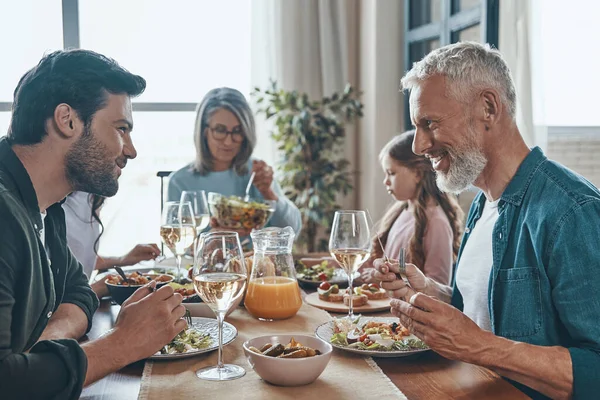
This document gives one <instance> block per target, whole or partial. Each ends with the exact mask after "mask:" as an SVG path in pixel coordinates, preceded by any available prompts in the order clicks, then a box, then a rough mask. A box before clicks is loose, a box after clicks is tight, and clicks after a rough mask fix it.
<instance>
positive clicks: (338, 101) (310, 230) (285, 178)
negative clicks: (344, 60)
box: [252, 82, 363, 252]
mask: <svg viewBox="0 0 600 400" xmlns="http://www.w3.org/2000/svg"><path fill="white" fill-rule="evenodd" d="M252 96H253V97H254V98H255V101H256V104H257V106H258V112H259V113H263V114H264V115H265V117H266V119H267V120H270V119H274V121H275V130H274V132H272V137H273V139H274V140H275V141H276V142H277V143H278V148H279V150H280V151H281V153H282V156H283V159H282V161H281V162H280V163H279V165H278V170H279V171H280V173H281V175H282V176H281V178H282V180H281V184H282V187H283V189H284V191H285V193H286V195H287V196H288V198H289V199H290V200H292V201H293V202H294V203H295V204H296V205H297V206H298V208H299V209H300V212H301V213H302V232H301V233H300V237H299V238H298V241H297V245H299V246H302V247H303V250H304V251H308V252H315V251H327V243H328V241H327V239H325V238H324V237H323V233H328V230H329V228H330V227H331V222H332V220H333V214H334V211H336V210H339V209H340V206H339V204H338V203H337V196H338V195H340V194H341V195H344V196H346V195H348V193H350V191H351V190H352V184H351V171H350V170H349V168H350V163H349V162H348V160H346V159H344V158H343V156H342V155H341V154H343V144H344V140H345V138H346V126H347V125H348V124H352V123H354V122H355V121H356V119H357V118H359V117H362V115H363V113H362V109H363V104H362V103H361V101H360V96H361V93H357V92H356V91H355V90H354V89H353V88H352V86H351V85H349V84H348V85H346V87H345V89H344V91H343V92H341V93H333V94H332V95H331V96H329V97H324V98H323V99H320V100H312V99H310V98H309V97H308V95H307V94H306V93H299V92H298V91H295V90H293V91H286V90H283V89H280V88H278V87H277V83H276V82H271V87H270V88H269V89H267V90H261V89H260V88H255V89H254V91H253V92H252ZM319 238H320V239H319Z"/></svg>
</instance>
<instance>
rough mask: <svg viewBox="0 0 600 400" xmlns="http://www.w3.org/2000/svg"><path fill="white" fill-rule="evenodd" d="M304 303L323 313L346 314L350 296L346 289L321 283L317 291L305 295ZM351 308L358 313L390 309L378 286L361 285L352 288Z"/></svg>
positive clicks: (382, 291) (383, 292)
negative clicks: (323, 311)
mask: <svg viewBox="0 0 600 400" xmlns="http://www.w3.org/2000/svg"><path fill="white" fill-rule="evenodd" d="M304 301H306V303H307V304H310V305H311V306H314V307H317V308H320V309H322V310H325V311H330V312H338V313H347V312H348V304H350V294H349V293H348V289H343V290H342V289H340V288H339V286H338V285H336V284H333V285H332V284H331V283H330V282H322V283H321V285H319V287H318V288H317V291H316V292H315V293H311V294H309V295H307V296H306V297H305V298H304ZM352 306H353V309H354V312H360V313H369V312H379V311H386V310H389V308H390V298H389V297H388V295H387V292H386V291H385V290H383V289H382V288H380V287H379V285H377V284H375V283H371V284H363V285H361V286H359V287H355V288H353V294H352Z"/></svg>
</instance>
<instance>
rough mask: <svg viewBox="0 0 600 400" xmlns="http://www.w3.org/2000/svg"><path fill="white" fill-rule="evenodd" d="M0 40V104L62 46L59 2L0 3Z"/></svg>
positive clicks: (25, 1) (31, 0)
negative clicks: (37, 66)
mask: <svg viewBox="0 0 600 400" xmlns="http://www.w3.org/2000/svg"><path fill="white" fill-rule="evenodd" d="M0 40H1V42H2V44H1V45H0V49H1V51H0V54H2V60H1V61H0V101H12V99H13V91H14V90H15V87H16V86H17V83H18V82H19V79H20V78H21V76H23V74H24V73H25V72H27V71H28V70H29V69H31V68H32V67H34V66H35V65H36V64H37V63H38V62H39V61H40V59H41V58H42V56H43V55H44V53H46V52H50V51H53V50H58V49H61V48H62V46H63V40H62V8H61V2H60V1H59V0H19V1H12V0H10V1H9V0H2V1H0ZM0 132H1V131H0Z"/></svg>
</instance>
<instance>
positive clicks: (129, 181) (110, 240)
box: [100, 112, 196, 255]
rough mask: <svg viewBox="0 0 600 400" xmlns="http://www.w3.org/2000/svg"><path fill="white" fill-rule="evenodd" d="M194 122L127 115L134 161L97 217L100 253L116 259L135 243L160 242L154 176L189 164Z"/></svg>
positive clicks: (190, 116) (177, 115) (183, 115)
mask: <svg viewBox="0 0 600 400" xmlns="http://www.w3.org/2000/svg"><path fill="white" fill-rule="evenodd" d="M195 117H196V114H195V113H194V112H160V113H158V112H154V113H147V112H135V113H134V114H133V121H134V130H133V133H132V138H133V142H134V145H135V147H136V150H137V152H138V156H137V158H136V159H134V160H130V161H129V162H128V163H127V167H125V169H124V170H123V174H122V175H121V178H120V179H119V192H118V193H117V195H116V196H115V197H112V198H110V199H108V200H107V202H106V205H105V206H104V208H103V209H102V212H101V215H100V217H101V218H102V221H103V222H104V225H105V228H106V232H105V234H104V235H103V236H102V239H101V242H100V252H101V253H102V254H104V255H120V254H122V253H125V252H127V251H128V250H129V249H131V248H132V247H133V246H134V245H135V244H136V243H141V242H157V243H160V242H159V240H160V236H159V223H160V179H159V178H158V177H157V176H156V172H157V171H160V170H169V171H171V170H176V169H179V168H181V167H183V166H184V165H185V164H187V163H189V162H191V161H193V159H194V154H195V150H194V140H193V131H194V120H195ZM166 182H167V180H166V179H165V183H166ZM165 189H166V186H165Z"/></svg>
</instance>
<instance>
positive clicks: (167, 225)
mask: <svg viewBox="0 0 600 400" xmlns="http://www.w3.org/2000/svg"><path fill="white" fill-rule="evenodd" d="M160 237H161V239H162V241H163V243H164V244H165V245H166V246H167V247H168V248H169V250H171V252H172V253H173V254H174V255H175V257H176V258H177V276H176V277H175V280H176V281H180V280H181V257H182V256H183V255H184V254H185V253H186V251H188V249H189V248H191V247H192V245H193V244H194V241H195V239H196V224H195V221H194V216H193V213H192V206H191V203H190V202H183V203H182V202H179V201H169V202H167V203H166V204H165V206H164V208H163V212H162V215H161V222H160Z"/></svg>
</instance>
